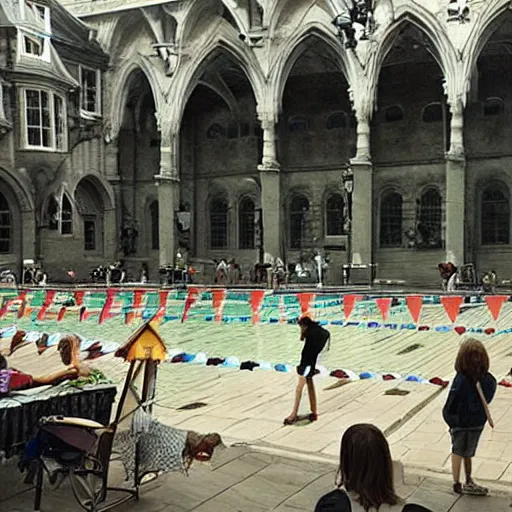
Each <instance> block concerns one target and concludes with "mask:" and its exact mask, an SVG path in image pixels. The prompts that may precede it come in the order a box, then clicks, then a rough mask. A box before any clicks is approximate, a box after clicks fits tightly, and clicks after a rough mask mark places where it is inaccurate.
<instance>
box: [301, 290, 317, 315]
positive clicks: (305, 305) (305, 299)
mask: <svg viewBox="0 0 512 512" xmlns="http://www.w3.org/2000/svg"><path fill="white" fill-rule="evenodd" d="M314 297H315V295H314V294H313V293H299V295H298V298H299V304H300V310H301V313H302V314H305V313H307V312H308V311H309V305H310V304H311V301H312V300H313V299H314Z"/></svg>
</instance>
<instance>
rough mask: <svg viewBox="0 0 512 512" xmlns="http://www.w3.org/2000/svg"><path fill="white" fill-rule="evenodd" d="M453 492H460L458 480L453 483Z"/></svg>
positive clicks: (460, 487) (460, 486)
mask: <svg viewBox="0 0 512 512" xmlns="http://www.w3.org/2000/svg"><path fill="white" fill-rule="evenodd" d="M453 492H454V493H455V494H462V484H461V483H460V482H457V483H456V484H453Z"/></svg>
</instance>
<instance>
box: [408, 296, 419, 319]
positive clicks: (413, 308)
mask: <svg viewBox="0 0 512 512" xmlns="http://www.w3.org/2000/svg"><path fill="white" fill-rule="evenodd" d="M406 301H407V307H408V308H409V313H411V316H412V319H413V320H414V323H416V324H417V323H419V320H420V315H421V309H422V307H423V297H422V296H421V295H409V296H408V297H407V299H406Z"/></svg>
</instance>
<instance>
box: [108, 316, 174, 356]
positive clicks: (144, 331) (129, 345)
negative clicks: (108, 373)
mask: <svg viewBox="0 0 512 512" xmlns="http://www.w3.org/2000/svg"><path fill="white" fill-rule="evenodd" d="M166 354H167V347H166V346H165V343H164V341H163V339H162V338H161V336H160V334H159V333H158V331H157V330H156V327H155V326H154V324H153V322H152V321H151V320H148V321H147V322H145V323H144V324H142V325H141V326H140V327H139V328H138V329H137V330H136V331H135V332H134V333H133V334H132V335H131V336H130V338H128V340H127V341H126V343H125V344H124V345H123V346H121V347H119V348H118V349H117V351H116V354H115V355H116V357H122V358H123V359H124V360H125V361H128V362H132V361H146V360H152V361H164V360H165V358H166Z"/></svg>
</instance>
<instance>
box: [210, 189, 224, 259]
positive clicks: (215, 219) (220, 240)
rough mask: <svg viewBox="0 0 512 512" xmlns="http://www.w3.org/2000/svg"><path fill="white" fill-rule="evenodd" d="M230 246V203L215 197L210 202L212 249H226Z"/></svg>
mask: <svg viewBox="0 0 512 512" xmlns="http://www.w3.org/2000/svg"><path fill="white" fill-rule="evenodd" d="M227 246H228V203H227V201H226V200H225V199H222V198H215V199H212V201H211V203H210V249H226V248H227Z"/></svg>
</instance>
